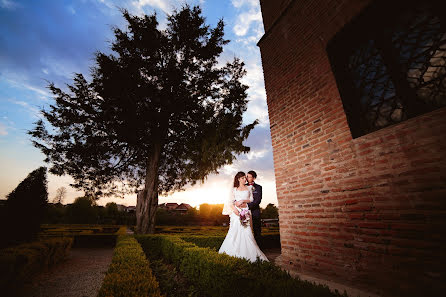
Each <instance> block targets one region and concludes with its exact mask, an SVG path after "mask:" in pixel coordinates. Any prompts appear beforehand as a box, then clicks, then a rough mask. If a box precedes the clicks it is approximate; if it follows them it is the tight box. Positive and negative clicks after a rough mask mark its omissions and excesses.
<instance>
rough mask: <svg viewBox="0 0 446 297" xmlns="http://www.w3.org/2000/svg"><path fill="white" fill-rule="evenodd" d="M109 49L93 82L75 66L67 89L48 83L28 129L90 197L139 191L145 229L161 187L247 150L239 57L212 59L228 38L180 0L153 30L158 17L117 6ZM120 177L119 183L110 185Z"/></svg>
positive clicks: (172, 186) (57, 169)
mask: <svg viewBox="0 0 446 297" xmlns="http://www.w3.org/2000/svg"><path fill="white" fill-rule="evenodd" d="M122 13H123V16H124V18H125V19H126V21H127V23H128V26H127V30H125V31H123V30H121V29H119V28H114V34H115V40H114V41H113V42H112V45H111V49H112V51H113V52H114V53H113V54H110V55H106V54H104V53H102V52H98V53H96V64H95V66H94V67H92V68H91V74H92V81H91V82H87V80H86V79H85V78H84V76H83V75H82V74H76V75H75V77H74V84H73V85H68V87H69V89H70V92H69V93H68V92H65V91H63V90H61V89H60V88H58V87H56V86H55V85H54V84H50V85H49V89H50V90H51V91H52V93H53V94H54V97H55V104H54V105H51V106H50V108H51V109H50V110H49V111H45V110H42V113H43V115H44V117H45V118H46V120H47V121H48V122H49V123H50V124H51V125H52V126H53V127H54V129H53V132H52V133H50V132H49V131H48V130H47V129H46V128H45V124H44V122H43V121H42V120H40V121H38V122H36V126H35V127H34V129H33V130H31V131H29V132H28V133H29V134H30V135H32V136H33V138H34V140H33V143H34V145H35V146H36V147H38V148H40V149H41V150H42V152H43V153H44V154H45V155H46V159H45V161H46V162H48V163H51V164H52V167H51V168H50V172H51V173H53V174H57V175H63V174H69V175H71V176H72V177H73V178H74V183H73V184H72V186H74V187H76V188H79V189H83V190H85V191H86V192H87V193H88V195H93V196H94V197H96V198H99V197H101V196H106V195H112V194H116V193H118V192H120V193H125V192H128V191H131V190H133V191H134V192H136V193H138V198H137V199H138V200H137V231H138V232H139V233H152V232H153V231H154V225H155V213H156V209H157V206H158V195H160V194H168V193H171V192H173V191H178V190H181V189H183V187H184V186H185V185H187V184H194V183H195V182H196V181H199V180H201V181H203V180H204V179H205V178H206V177H207V176H208V175H209V174H210V173H217V172H218V169H219V168H220V167H221V166H223V165H225V164H230V163H231V162H232V161H233V160H234V159H235V158H236V156H237V155H239V154H241V153H246V152H248V151H249V147H247V146H245V145H244V144H243V141H244V140H246V138H247V137H248V135H249V133H250V131H251V130H252V129H253V128H254V126H255V125H256V123H257V121H254V122H253V123H251V124H249V125H246V126H243V124H242V116H243V113H244V112H245V111H246V105H247V102H248V100H247V93H246V90H247V88H248V87H247V86H246V85H244V84H243V83H242V82H241V79H242V78H243V76H244V75H245V70H244V63H243V62H241V61H240V60H239V59H237V58H234V60H233V61H231V62H228V63H226V64H224V65H219V63H218V57H219V56H220V54H221V53H222V51H223V46H224V45H225V44H226V43H228V40H225V39H224V38H223V36H224V23H223V21H222V20H220V21H219V22H218V24H217V25H216V26H215V27H214V28H211V27H210V26H208V25H206V24H205V19H204V17H203V16H202V15H201V9H200V8H199V7H193V8H191V7H189V6H187V5H186V6H184V7H182V8H181V9H180V10H176V11H174V12H173V14H172V15H170V16H168V23H167V28H166V29H164V30H161V29H159V28H158V22H157V18H156V15H150V16H147V15H145V16H142V17H139V16H134V15H131V14H129V12H128V11H126V10H122ZM117 182H120V183H117Z"/></svg>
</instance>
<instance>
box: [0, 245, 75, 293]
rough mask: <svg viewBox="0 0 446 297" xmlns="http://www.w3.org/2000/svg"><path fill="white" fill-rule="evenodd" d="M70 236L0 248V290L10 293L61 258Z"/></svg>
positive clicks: (66, 250)
mask: <svg viewBox="0 0 446 297" xmlns="http://www.w3.org/2000/svg"><path fill="white" fill-rule="evenodd" d="M72 243H73V239H72V238H70V237H64V238H50V239H41V240H39V241H35V242H31V243H24V244H20V245H17V246H14V247H9V248H5V249H1V250H0V292H2V293H3V292H8V293H11V292H12V291H13V289H14V287H18V286H20V285H21V284H23V283H24V282H25V281H27V280H29V279H30V278H31V277H32V276H34V275H35V274H37V273H38V272H41V271H43V270H45V269H47V268H48V267H49V266H51V265H53V264H55V263H57V262H59V261H61V260H63V259H64V258H65V257H66V256H67V254H68V252H69V250H70V248H71V245H72Z"/></svg>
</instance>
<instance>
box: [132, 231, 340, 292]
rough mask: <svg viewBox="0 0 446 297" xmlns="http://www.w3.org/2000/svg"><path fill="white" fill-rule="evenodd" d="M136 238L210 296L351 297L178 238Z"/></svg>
mask: <svg viewBox="0 0 446 297" xmlns="http://www.w3.org/2000/svg"><path fill="white" fill-rule="evenodd" d="M135 238H136V239H137V240H138V241H139V242H140V243H141V246H142V247H143V249H144V251H145V252H146V253H148V254H151V255H152V256H153V257H158V256H162V257H163V258H165V259H166V260H167V261H170V262H171V263H173V264H175V265H176V266H177V267H178V268H179V269H180V271H181V272H182V273H183V274H184V275H185V276H186V277H187V278H188V279H189V280H190V281H192V282H193V283H194V284H195V285H196V287H197V288H198V289H199V291H200V292H202V293H203V294H204V295H206V296H299V297H307V296H308V297H310V296H314V297H332V296H347V294H346V293H344V295H341V294H339V293H338V292H337V291H336V292H332V291H330V290H329V288H328V287H327V286H323V285H317V284H314V283H311V282H308V281H303V280H300V279H295V278H292V277H291V276H290V275H289V274H288V273H287V272H285V271H283V270H281V269H280V268H279V267H277V266H275V265H274V264H273V263H270V262H262V261H257V262H255V263H250V262H249V261H248V260H245V259H240V258H236V257H231V256H228V255H226V254H219V253H217V252H216V251H215V250H212V249H210V248H202V247H198V246H197V245H195V244H194V243H191V242H187V241H185V240H183V239H181V238H180V237H178V236H162V235H136V236H135ZM200 240H201V239H200ZM212 240H215V242H216V239H210V241H209V242H212ZM202 242H204V241H202ZM152 256H150V257H152Z"/></svg>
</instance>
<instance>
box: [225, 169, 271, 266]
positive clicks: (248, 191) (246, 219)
mask: <svg viewBox="0 0 446 297" xmlns="http://www.w3.org/2000/svg"><path fill="white" fill-rule="evenodd" d="M256 178H257V174H256V172H255V171H249V172H248V174H247V175H245V173H244V172H241V171H240V172H238V173H237V174H236V175H235V177H234V185H233V188H232V190H231V192H230V196H229V198H228V199H227V201H226V202H225V204H224V207H223V212H222V213H223V214H224V215H229V218H230V223H229V230H228V234H227V235H226V238H225V240H224V241H223V243H222V245H221V247H220V250H219V251H218V252H219V253H226V254H228V255H230V256H234V257H239V258H245V259H247V260H249V261H251V262H254V261H256V260H257V258H260V260H263V261H268V258H267V257H266V256H265V254H264V253H263V252H262V251H261V250H260V248H259V246H258V245H257V242H256V238H259V237H260V231H261V229H260V228H261V222H260V206H259V204H260V201H261V200H262V186H260V185H258V184H256V183H255V182H254V181H255V179H256Z"/></svg>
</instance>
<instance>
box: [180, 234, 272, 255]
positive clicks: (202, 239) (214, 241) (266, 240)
mask: <svg viewBox="0 0 446 297" xmlns="http://www.w3.org/2000/svg"><path fill="white" fill-rule="evenodd" d="M225 236H226V235H218V236H203V235H185V236H182V235H179V237H180V238H181V239H183V240H185V241H187V242H192V243H195V244H196V245H197V246H199V247H208V248H211V249H214V250H216V251H218V250H219V249H220V246H221V244H222V243H223V240H224V239H225ZM257 243H258V245H259V247H260V248H262V249H264V248H280V235H279V234H267V235H262V236H261V237H260V238H259V239H258V242H257Z"/></svg>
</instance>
